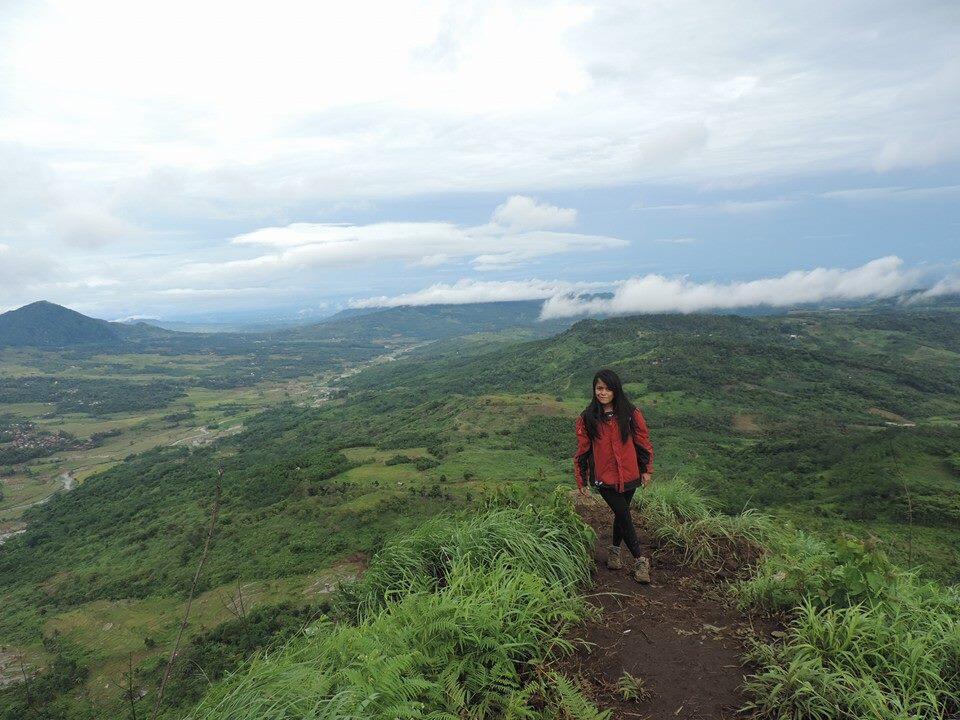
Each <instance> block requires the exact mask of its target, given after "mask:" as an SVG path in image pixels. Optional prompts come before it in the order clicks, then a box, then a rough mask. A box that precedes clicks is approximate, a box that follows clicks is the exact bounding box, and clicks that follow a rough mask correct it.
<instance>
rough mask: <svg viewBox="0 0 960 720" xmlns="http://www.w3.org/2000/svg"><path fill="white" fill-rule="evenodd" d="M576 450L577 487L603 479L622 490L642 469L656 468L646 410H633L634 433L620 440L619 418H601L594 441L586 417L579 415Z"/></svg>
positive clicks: (647, 471) (645, 470)
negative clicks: (603, 419) (645, 416)
mask: <svg viewBox="0 0 960 720" xmlns="http://www.w3.org/2000/svg"><path fill="white" fill-rule="evenodd" d="M575 428H576V431H577V452H576V453H575V454H574V456H573V472H574V475H575V476H576V478H577V487H581V488H582V487H583V486H584V484H585V483H588V482H592V481H593V480H600V481H601V482H603V483H604V484H605V485H612V486H615V487H616V488H617V490H618V491H619V492H623V486H624V485H625V484H626V483H628V482H630V481H632V480H636V479H637V478H639V477H640V474H641V473H650V472H653V446H652V445H651V444H650V433H649V431H648V430H647V422H646V420H644V419H643V413H641V412H640V410H639V409H634V411H633V433H632V435H628V436H627V441H626V442H622V441H621V440H620V425H619V423H618V422H617V419H616V418H612V419H610V420H606V421H602V422H601V423H600V425H599V426H598V428H597V430H598V437H597V439H596V440H593V441H591V440H590V436H589V435H587V428H586V426H585V425H584V423H583V417H581V416H580V415H578V416H577V421H576V423H575Z"/></svg>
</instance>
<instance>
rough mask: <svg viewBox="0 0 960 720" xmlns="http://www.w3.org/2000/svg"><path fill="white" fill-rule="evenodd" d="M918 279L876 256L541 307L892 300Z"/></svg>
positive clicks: (624, 287) (550, 312)
mask: <svg viewBox="0 0 960 720" xmlns="http://www.w3.org/2000/svg"><path fill="white" fill-rule="evenodd" d="M919 278H920V275H919V273H918V272H917V271H915V270H905V269H904V268H903V261H902V260H901V259H900V258H898V257H895V256H888V257H883V258H878V259H876V260H872V261H870V262H868V263H866V264H865V265H861V266H860V267H858V268H853V269H852V270H842V269H837V268H816V269H814V270H794V271H792V272H789V273H787V274H786V275H782V276H780V277H776V278H763V279H760V280H751V281H748V282H732V283H714V282H706V283H697V282H692V281H690V280H688V279H686V278H668V277H665V276H663V275H655V274H650V275H645V276H643V277H638V278H630V279H629V280H625V281H623V282H622V283H620V284H619V285H618V287H617V289H616V291H615V293H614V296H613V298H610V299H602V298H600V299H597V298H594V299H589V300H584V299H581V298H578V297H576V296H575V295H573V294H570V293H567V294H563V295H559V296H556V297H552V298H550V299H549V300H547V302H545V303H544V307H543V312H542V317H543V318H544V319H549V318H556V317H569V316H575V315H592V314H608V315H610V314H612V315H622V314H631V313H660V312H682V313H689V312H697V311H700V310H725V309H730V310H732V309H736V308H744V307H753V306H757V305H768V306H772V307H787V306H790V305H796V304H802V303H813V302H821V301H825V300H854V299H863V298H871V297H891V296H895V295H898V294H900V293H903V292H905V291H906V290H909V289H911V288H912V287H915V285H916V283H917V282H918V281H919Z"/></svg>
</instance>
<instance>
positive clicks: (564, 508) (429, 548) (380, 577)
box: [334, 489, 596, 621]
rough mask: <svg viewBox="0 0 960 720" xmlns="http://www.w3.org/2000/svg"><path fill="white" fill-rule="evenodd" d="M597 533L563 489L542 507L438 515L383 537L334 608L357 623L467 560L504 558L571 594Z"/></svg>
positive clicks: (586, 574) (433, 584) (583, 579)
mask: <svg viewBox="0 0 960 720" xmlns="http://www.w3.org/2000/svg"><path fill="white" fill-rule="evenodd" d="M595 536H596V534H595V532H594V530H593V529H592V528H591V527H590V526H589V525H587V524H586V523H584V522H583V521H582V520H581V519H580V517H579V516H578V515H577V514H576V512H575V511H574V509H573V506H572V505H571V503H570V501H569V499H568V498H567V497H566V494H565V492H564V491H563V490H562V489H558V490H557V491H556V492H554V493H553V494H552V496H551V498H550V500H549V501H548V502H547V503H545V504H543V505H539V506H534V505H529V504H528V505H524V506H521V507H510V506H507V507H496V506H491V507H489V508H488V509H486V510H485V511H481V512H480V513H479V514H474V515H471V516H468V517H456V516H438V517H435V518H432V519H430V520H428V521H427V522H425V523H424V524H423V525H421V526H420V527H419V528H417V529H416V530H414V531H412V532H410V533H408V534H406V535H403V536H401V537H398V538H396V539H393V540H391V541H390V542H388V543H387V544H386V545H385V546H384V547H383V549H382V550H381V551H380V552H379V553H377V555H376V556H375V557H374V558H373V560H372V561H371V563H370V566H369V568H368V569H367V571H366V573H364V575H363V577H362V578H361V579H359V580H356V581H353V582H352V583H347V584H344V585H342V586H341V588H340V594H339V600H338V601H337V602H336V604H335V606H334V614H335V615H338V616H340V617H348V618H351V619H352V620H354V621H360V620H361V619H362V618H364V617H368V616H370V615H372V614H375V613H377V612H378V611H379V610H381V609H382V608H383V607H385V606H386V605H387V604H388V603H390V602H392V601H394V600H397V599H400V598H402V597H404V596H405V595H407V594H409V593H411V592H432V591H435V590H438V589H440V588H442V587H444V585H446V584H447V582H448V577H447V576H448V575H449V572H450V568H451V567H453V565H454V564H455V563H457V562H458V561H460V560H463V559H466V558H469V559H470V562H471V563H472V564H473V565H474V566H475V567H481V568H482V567H491V566H493V565H494V564H495V563H502V564H505V565H507V566H509V567H513V568H515V569H517V570H522V571H526V572H530V573H533V574H535V575H537V576H539V577H542V578H545V579H546V580H548V581H550V582H552V583H559V584H561V585H563V586H565V587H566V588H567V591H568V592H574V591H575V590H574V589H575V588H576V587H578V586H582V585H585V584H586V583H587V582H588V581H589V579H590V569H591V567H592V563H593V559H592V554H591V550H592V548H593V542H594V539H595Z"/></svg>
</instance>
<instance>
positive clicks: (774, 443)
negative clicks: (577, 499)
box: [0, 309, 960, 717]
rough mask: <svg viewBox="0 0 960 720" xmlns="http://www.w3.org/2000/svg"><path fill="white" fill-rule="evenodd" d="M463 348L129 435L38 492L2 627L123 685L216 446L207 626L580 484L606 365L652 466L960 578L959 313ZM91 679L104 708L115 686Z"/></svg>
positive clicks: (15, 543) (195, 526)
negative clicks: (123, 450)
mask: <svg viewBox="0 0 960 720" xmlns="http://www.w3.org/2000/svg"><path fill="white" fill-rule="evenodd" d="M353 320H356V321H359V318H355V319H353ZM371 332H374V331H371ZM376 332H380V331H379V330H378V331H376ZM448 342H453V341H452V340H450V341H448ZM446 347H447V348H448V349H447V350H445V351H444V352H441V353H437V354H434V355H425V356H419V357H409V358H406V359H400V360H396V361H394V362H392V363H387V364H384V365H381V366H374V367H370V368H368V369H366V370H364V371H362V372H360V373H359V374H356V375H354V376H352V377H348V378H345V379H344V380H342V381H341V383H340V385H341V387H340V392H339V393H338V394H337V397H338V398H339V399H337V400H334V401H329V402H327V403H326V404H323V405H321V406H319V407H303V406H297V405H294V404H290V403H287V404H283V405H281V406H279V407H276V408H274V409H271V410H268V411H266V412H264V413H263V414H261V415H260V416H258V417H256V418H254V419H253V420H251V421H249V422H247V423H245V429H244V432H243V433H241V434H239V435H235V436H233V437H231V438H227V439H224V440H222V441H220V442H219V443H218V444H217V445H215V446H213V447H208V448H200V449H194V450H187V449H184V448H166V449H160V450H156V451H153V452H151V453H149V454H145V455H139V456H134V457H131V458H129V459H128V460H127V461H126V462H124V463H122V464H120V465H118V466H116V467H114V468H112V469H111V470H109V471H107V472H104V473H100V474H98V475H95V476H93V477H91V478H89V479H88V480H87V481H86V482H84V483H83V484H81V485H80V486H79V487H78V488H77V489H76V490H74V491H73V492H71V493H69V494H66V495H62V496H58V497H55V498H54V499H53V500H52V501H51V502H50V503H48V504H46V505H42V506H38V507H36V508H33V509H31V510H30V511H29V512H28V513H27V515H26V516H25V517H26V520H27V521H28V528H27V531H26V532H25V533H24V534H23V535H20V536H18V537H16V538H13V539H11V540H9V541H8V542H7V543H6V544H5V545H3V546H2V549H0V645H3V646H7V647H17V648H21V649H23V651H25V652H26V653H27V656H28V657H29V658H31V659H32V660H33V661H35V662H36V663H38V664H45V665H48V666H50V667H52V666H53V664H54V663H55V662H56V661H57V658H63V662H67V661H75V662H76V663H78V664H79V665H82V666H83V667H86V668H88V672H89V673H90V679H88V680H83V682H84V683H85V687H90V688H95V687H102V685H103V683H104V682H107V680H108V677H109V678H113V680H110V682H113V683H115V679H116V677H117V673H118V672H119V671H118V668H119V667H120V666H121V665H122V663H125V662H126V658H128V657H129V656H132V660H133V662H134V663H135V665H136V666H137V667H139V668H140V671H142V672H143V673H145V674H146V675H149V673H150V672H152V671H151V667H152V668H154V670H155V668H156V662H157V658H158V657H159V655H160V649H162V648H166V647H169V646H170V643H171V642H172V638H173V636H174V635H175V633H176V628H177V624H178V615H179V609H180V608H181V607H182V604H183V602H184V599H185V598H184V592H185V589H186V588H187V587H189V582H190V580H191V578H192V574H193V572H194V571H195V567H196V562H197V559H198V557H199V555H200V552H201V548H202V545H203V536H204V526H205V522H206V519H207V517H208V514H209V510H210V505H211V501H212V484H213V477H214V474H215V468H216V465H217V463H218V462H221V461H222V462H223V464H224V468H225V471H226V472H225V476H224V488H223V504H222V508H221V512H220V518H221V520H220V531H219V534H218V536H217V539H216V542H215V544H214V546H213V549H212V551H211V553H210V557H209V559H208V562H207V565H206V567H205V570H204V573H203V577H202V581H201V587H200V593H201V600H200V602H199V604H198V608H199V609H198V610H197V612H198V617H199V619H198V620H197V626H196V627H191V630H190V632H189V633H188V635H189V637H196V638H197V639H198V642H199V641H200V638H202V637H204V635H203V633H202V632H201V630H207V631H213V629H214V628H217V627H220V624H221V623H224V622H227V621H231V620H232V618H231V615H230V612H229V611H228V609H227V607H226V605H227V603H225V602H223V601H219V600H218V598H224V597H230V596H231V594H232V593H235V592H236V591H235V588H236V586H238V585H244V586H245V587H247V588H248V590H247V591H246V592H248V593H249V597H248V599H249V600H250V603H251V604H252V606H254V607H260V608H266V607H269V606H270V605H271V604H278V607H279V604H282V603H293V604H294V605H303V604H304V603H305V602H306V601H308V600H309V601H314V600H317V599H319V598H318V597H317V596H316V592H314V593H313V594H311V593H310V592H308V590H309V589H310V588H312V587H317V586H318V584H322V582H324V580H323V578H324V577H327V576H326V575H323V573H326V572H328V571H329V572H334V571H335V570H336V569H337V568H338V567H340V566H341V565H342V563H344V562H347V559H349V558H351V557H354V556H357V555H358V554H360V555H363V556H369V555H372V554H373V553H375V552H377V551H378V550H380V549H381V548H382V547H383V545H384V543H385V542H386V540H387V539H388V538H389V537H390V536H392V535H393V534H395V533H400V532H403V531H405V530H408V529H410V528H412V527H414V526H416V525H418V524H419V523H420V522H421V521H422V520H424V519H426V518H429V517H432V516H434V515H436V514H438V513H441V512H444V511H448V510H450V511H455V510H458V509H469V508H472V507H474V506H475V505H476V503H477V501H478V498H480V497H482V496H485V495H487V494H489V493H491V492H499V491H502V490H504V489H507V488H512V489H513V490H514V491H516V492H517V493H519V494H520V495H521V496H522V497H525V498H528V499H530V500H532V501H536V500H537V499H538V498H542V497H545V496H546V495H547V494H549V492H550V491H551V490H552V488H553V487H554V486H556V485H557V484H560V483H563V484H567V485H570V484H571V483H572V478H571V461H570V456H571V454H572V451H573V447H572V445H573V433H572V421H573V418H574V416H575V414H576V413H577V412H579V410H580V409H582V407H583V406H584V404H585V402H586V400H587V398H588V395H589V383H590V378H591V376H592V374H593V372H594V371H595V370H596V369H597V368H598V367H600V366H605V365H609V366H613V367H615V368H616V369H617V370H618V371H619V372H620V373H621V377H623V378H624V380H625V382H626V383H627V389H628V391H629V392H630V393H631V395H632V397H633V398H634V399H635V401H636V402H637V403H638V405H639V406H640V407H641V408H642V409H643V411H644V414H645V415H646V417H647V420H648V423H649V425H650V428H651V437H652V440H653V443H654V446H655V449H656V452H657V459H656V468H657V470H656V477H657V478H658V479H664V480H665V479H667V478H670V477H673V476H675V475H679V476H680V477H681V478H686V479H688V480H689V481H691V482H693V483H695V484H696V485H697V486H699V487H700V488H701V491H702V492H703V494H704V495H705V496H706V497H708V498H709V499H710V500H711V501H712V502H714V503H716V504H717V506H718V508H719V509H720V510H723V511H726V512H728V513H735V512H739V511H740V510H742V509H743V508H744V507H761V508H764V509H766V511H767V512H769V513H771V514H772V515H773V516H774V517H776V518H777V519H778V522H784V521H786V520H793V521H795V522H796V523H797V524H798V525H800V526H802V527H805V528H808V529H809V530H810V531H812V532H814V533H820V534H822V535H823V536H824V537H830V536H832V535H834V534H835V533H836V532H837V531H838V530H841V529H842V530H848V531H853V532H857V533H860V534H867V533H873V534H875V535H878V536H879V537H881V538H882V539H883V541H884V543H885V547H886V548H887V550H888V552H889V553H890V555H891V556H893V557H894V559H895V560H897V561H899V562H902V563H904V564H907V565H918V566H919V567H920V570H921V572H922V573H923V574H925V575H926V576H928V577H935V578H938V579H940V580H942V581H947V582H956V581H957V579H958V578H957V575H956V573H957V567H958V563H957V559H958V556H957V550H958V546H960V531H958V529H957V528H958V522H957V520H958V518H960V456H958V454H957V453H958V448H960V363H958V362H957V360H958V359H960V314H958V313H956V312H955V311H950V310H943V311H941V310H934V309H924V310H922V311H916V312H913V311H910V312H907V311H903V310H897V311H887V310H862V311H860V310H858V311H843V312H804V313H796V314H791V315H781V316H768V317H750V318H744V317H735V316H719V315H691V316H675V315H673V316H670V315H662V316H640V317H628V318H616V319H608V320H603V321H594V320H587V321H582V322H579V323H576V324H575V325H573V326H572V327H570V328H569V329H567V330H565V331H564V332H562V333H560V334H559V335H556V336H554V337H550V338H546V339H540V340H535V341H527V342H514V343H510V344H507V345H504V344H502V343H499V344H496V345H494V346H492V347H493V349H491V350H489V351H484V350H483V348H477V347H471V348H470V350H469V351H468V352H459V351H458V350H450V349H449V348H450V347H452V346H449V345H448V346H446ZM265 352H266V350H265ZM284 612H285V613H286V611H284ZM282 615H283V616H284V617H286V616H287V614H283V613H282ZM290 617H291V618H294V619H291V620H290V622H291V623H294V622H298V620H296V619H295V618H296V614H295V613H294V614H293V615H291V616H290ZM106 625H110V626H111V627H112V628H114V629H115V630H112V631H111V633H110V635H109V636H105V635H104V631H102V628H103V627H105V626H106ZM264 632H266V631H264ZM256 642H265V640H264V639H262V638H261V639H260V640H257V641H256ZM253 646H256V643H253V645H246V646H244V647H248V649H249V648H250V647H253ZM191 647H192V646H191ZM190 652H194V650H191V651H190ZM195 652H197V653H199V652H200V649H196V650H195ZM232 656H233V655H231V657H232ZM71 659H72V660H71ZM151 663H153V664H152V665H151ZM98 693H99V694H97V693H94V696H91V698H90V702H91V703H92V705H91V707H94V706H97V704H98V703H106V704H107V705H106V706H109V703H111V702H116V701H117V693H116V692H113V693H112V694H111V693H103V692H100V691H98ZM0 697H2V696H0ZM57 697H59V696H57ZM0 707H2V705H0ZM91 712H93V711H91ZM0 717H2V716H0Z"/></svg>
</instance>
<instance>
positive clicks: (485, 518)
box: [191, 489, 609, 720]
mask: <svg viewBox="0 0 960 720" xmlns="http://www.w3.org/2000/svg"><path fill="white" fill-rule="evenodd" d="M593 540H594V534H593V531H592V529H591V528H589V527H588V526H586V525H585V524H583V523H582V521H580V519H579V517H577V516H576V515H575V514H574V513H573V511H572V508H571V506H570V504H569V502H568V501H567V499H566V497H565V495H564V493H563V492H562V489H561V490H560V491H558V492H557V493H556V494H555V496H554V502H553V503H552V504H550V505H548V506H545V507H540V508H536V509H534V508H533V507H532V506H530V505H527V506H526V507H523V508H503V509H488V510H487V512H481V513H480V514H476V515H473V516H472V517H470V518H466V519H455V518H452V517H443V518H435V519H433V520H432V521H430V522H428V523H426V524H424V525H423V526H422V527H420V528H419V529H418V530H416V531H414V532H412V533H410V534H408V535H406V536H404V537H400V538H398V539H397V540H395V541H394V542H392V543H390V544H389V545H387V546H386V547H385V548H384V550H383V551H382V552H381V553H379V554H378V555H377V557H376V558H375V559H374V561H373V563H372V565H371V567H370V569H369V571H368V572H367V574H366V575H365V576H364V577H363V579H362V580H360V581H358V582H357V583H356V584H354V585H352V586H348V587H347V588H345V589H344V592H343V593H342V595H341V599H340V604H339V606H338V607H337V612H338V614H339V615H340V616H341V617H344V618H349V619H351V620H352V621H354V622H355V623H356V624H350V623H349V622H345V623H340V624H334V623H333V622H330V621H329V620H328V621H325V622H321V623H319V624H316V625H313V626H312V627H311V628H309V630H308V632H309V636H308V637H307V638H306V639H301V640H297V641H294V642H293V643H291V644H290V645H288V646H287V647H285V648H284V649H282V650H280V651H279V652H276V653H273V654H266V655H262V656H260V657H258V658H257V659H255V660H254V661H253V662H252V663H251V664H250V665H249V666H247V667H246V668H244V669H242V670H241V671H240V672H238V673H237V674H235V675H234V676H233V677H231V678H229V679H228V680H227V681H226V682H224V683H222V684H220V685H219V686H217V687H215V688H214V689H213V690H212V691H211V692H210V694H209V695H208V696H207V698H205V699H204V701H203V702H202V703H201V705H200V707H199V708H198V709H197V710H196V711H195V712H194V713H193V714H192V715H191V717H192V718H196V719H197V720H218V719H220V718H224V719H225V718H231V719H232V720H244V719H246V718H249V719H250V720H253V719H254V718H256V720H281V719H284V720H285V719H288V718H289V719H291V720H292V719H293V718H297V719H298V720H299V719H301V718H316V719H320V718H329V719H331V720H332V719H333V718H337V719H346V718H358V719H359V718H382V719H383V720H388V719H390V720H393V719H394V718H399V717H403V718H432V719H435V720H440V719H441V718H443V719H449V720H459V719H460V718H465V717H470V718H483V717H503V718H531V719H532V718H544V719H546V718H556V717H560V715H558V712H559V710H560V709H563V715H562V717H565V718H579V719H584V720H586V719H587V718H591V719H596V720H600V719H601V718H607V717H609V713H601V712H598V711H597V710H596V708H594V707H592V706H591V705H590V704H589V703H588V702H587V701H586V700H585V699H584V698H583V697H582V695H580V694H579V692H578V691H577V689H576V688H575V686H574V685H573V684H572V683H571V682H569V681H567V680H565V679H564V678H562V677H559V676H557V674H556V673H553V672H551V671H550V670H549V660H550V659H551V658H552V657H554V656H555V655H556V654H557V653H559V652H561V651H564V650H569V646H568V644H567V643H565V641H564V640H563V638H562V632H563V629H564V628H565V627H567V626H568V625H569V624H570V623H572V622H575V621H576V620H577V619H578V618H580V617H581V616H582V615H583V612H584V605H583V602H582V600H581V598H580V596H579V594H578V589H580V588H581V587H583V586H584V584H585V582H586V580H588V579H589V569H590V566H591V564H592V560H591V556H590V549H591V548H592V545H593Z"/></svg>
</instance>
